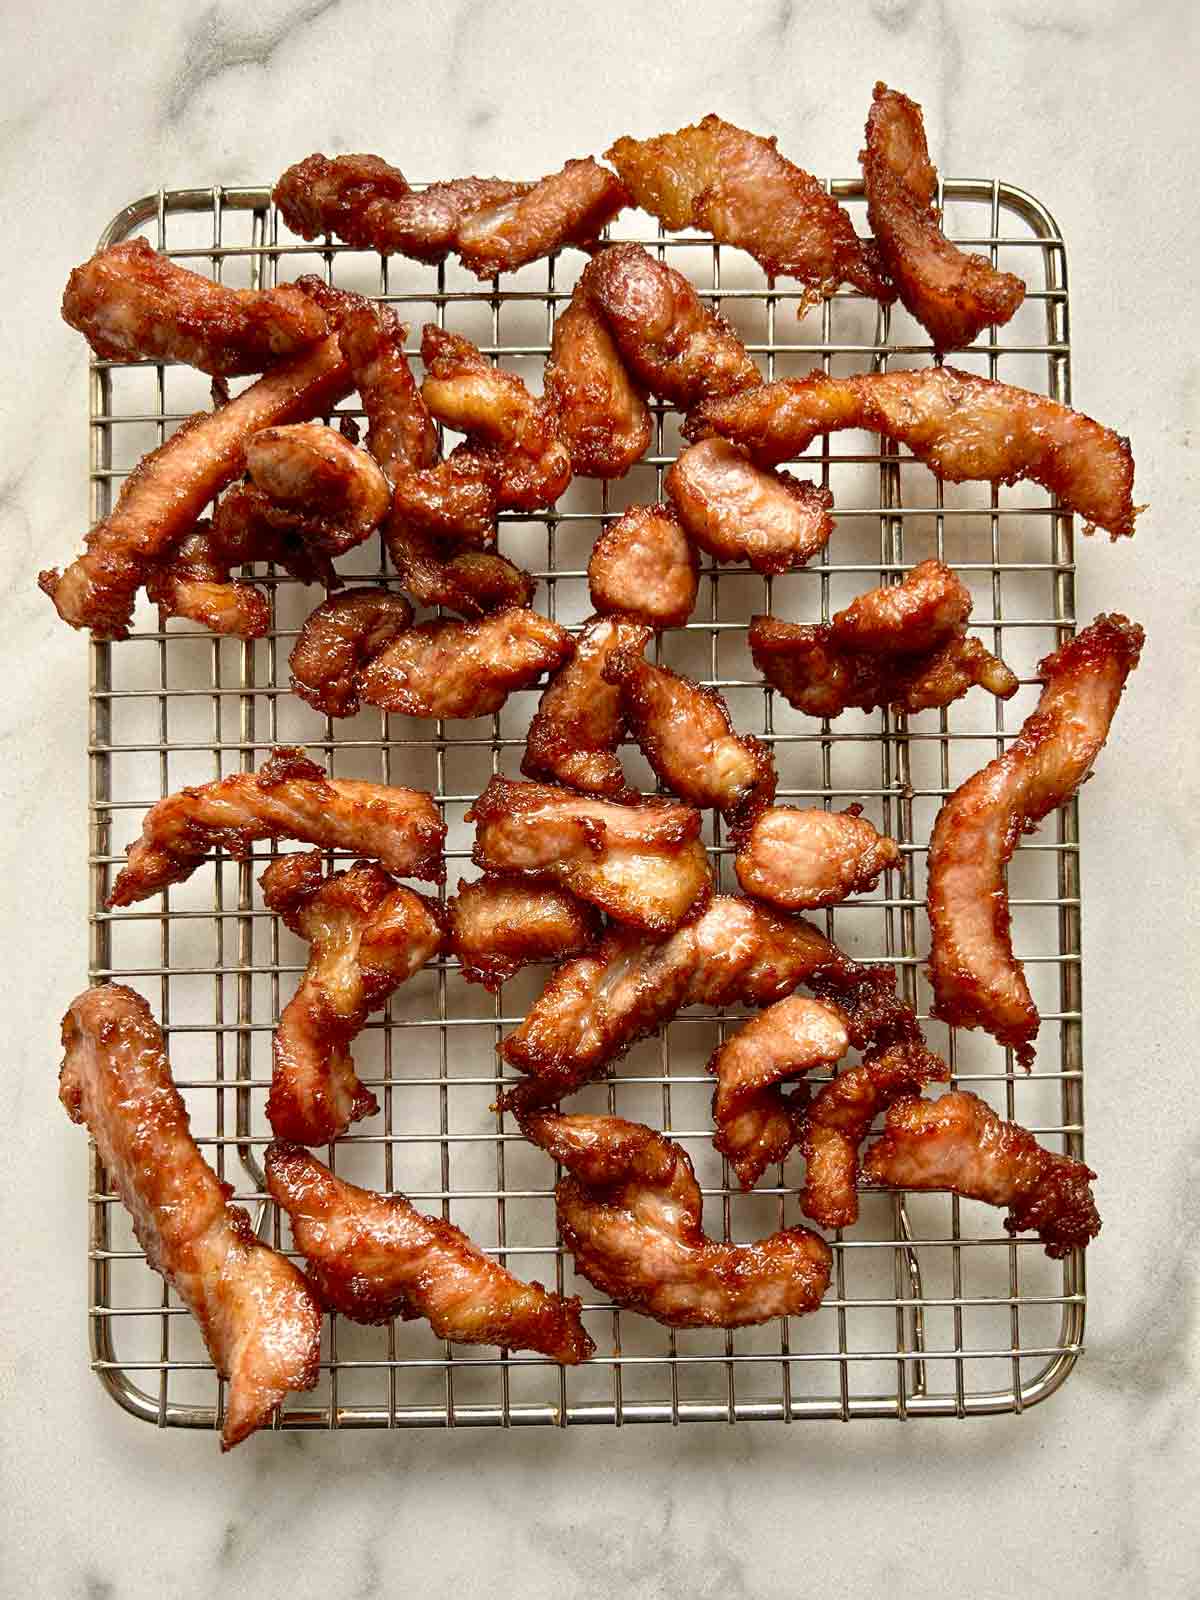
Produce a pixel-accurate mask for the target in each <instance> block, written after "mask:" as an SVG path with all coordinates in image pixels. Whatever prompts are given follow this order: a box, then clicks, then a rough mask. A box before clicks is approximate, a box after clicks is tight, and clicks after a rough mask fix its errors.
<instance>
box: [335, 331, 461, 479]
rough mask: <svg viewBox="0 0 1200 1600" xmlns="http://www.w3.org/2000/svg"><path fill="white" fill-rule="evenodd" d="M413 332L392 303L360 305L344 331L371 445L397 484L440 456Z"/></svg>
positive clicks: (343, 345)
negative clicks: (410, 342)
mask: <svg viewBox="0 0 1200 1600" xmlns="http://www.w3.org/2000/svg"><path fill="white" fill-rule="evenodd" d="M407 333H408V329H407V328H406V327H405V326H404V324H403V323H402V322H401V321H400V319H399V318H398V317H397V316H396V314H395V312H394V311H392V310H391V309H390V307H388V306H380V305H373V304H366V305H362V306H358V307H356V308H355V309H354V310H353V311H351V312H350V313H349V315H348V316H346V317H345V318H344V319H343V321H342V324H341V327H340V329H339V331H338V339H339V341H340V343H341V348H342V354H343V355H344V356H345V358H346V361H347V364H348V365H349V368H350V371H351V373H352V375H353V377H354V386H355V388H356V389H357V390H358V392H359V395H360V397H361V399H362V402H363V409H364V411H365V412H366V414H367V441H366V442H367V449H368V450H369V451H370V452H371V454H372V455H373V456H374V457H375V460H376V461H377V462H378V463H379V465H380V466H381V467H382V468H383V470H384V472H386V473H387V475H388V477H389V478H390V479H391V480H392V482H393V484H395V483H397V482H399V480H400V479H401V478H403V477H405V476H406V475H407V474H408V473H410V472H419V471H420V470H421V468H423V467H431V466H433V464H434V463H435V462H436V461H437V458H438V436H437V428H436V427H435V426H434V422H433V418H432V417H431V416H430V415H429V412H428V411H427V410H426V409H425V406H424V404H423V403H422V400H421V396H420V393H419V391H418V389H417V385H416V381H415V379H414V378H413V374H412V368H411V367H410V366H409V364H408V357H407V356H406V355H405V353H404V340H405V336H406V335H407Z"/></svg>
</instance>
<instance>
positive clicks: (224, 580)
mask: <svg viewBox="0 0 1200 1600" xmlns="http://www.w3.org/2000/svg"><path fill="white" fill-rule="evenodd" d="M232 574H233V563H231V562H230V561H229V560H228V559H227V558H226V557H225V556H224V555H223V554H222V552H221V551H220V549H219V548H218V547H217V545H216V544H215V542H214V540H213V538H212V527H211V524H209V523H207V522H198V523H197V524H196V527H195V528H194V530H193V531H192V532H191V533H189V534H188V536H187V538H186V539H185V540H184V541H183V543H182V544H180V545H178V546H177V547H176V548H175V550H173V551H172V553H171V556H170V558H169V560H167V561H164V562H162V563H161V564H160V565H159V566H156V567H155V568H154V570H153V571H152V572H151V574H150V576H149V577H148V578H147V580H146V593H147V595H148V596H149V597H150V599H151V600H152V601H153V603H154V604H155V605H156V606H157V607H158V625H159V628H160V629H161V628H165V627H166V624H167V619H168V618H169V617H186V618H187V619H188V620H189V621H191V622H198V623H200V624H201V626H202V627H205V628H207V629H208V630H209V632H210V633H221V634H229V635H232V636H233V637H234V638H238V639H261V638H262V636H263V634H264V633H266V632H267V631H268V629H269V628H270V626H271V603H270V601H269V600H268V599H267V596H266V594H265V593H264V592H263V590H261V589H258V588H256V587H255V586H254V584H252V583H239V582H235V581H234V579H233V576H232Z"/></svg>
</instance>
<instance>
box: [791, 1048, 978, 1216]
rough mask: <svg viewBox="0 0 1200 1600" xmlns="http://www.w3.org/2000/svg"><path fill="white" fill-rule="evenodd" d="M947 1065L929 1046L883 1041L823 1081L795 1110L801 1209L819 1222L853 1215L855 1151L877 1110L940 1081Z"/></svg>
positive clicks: (947, 1073)
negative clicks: (802, 1106) (801, 1172)
mask: <svg viewBox="0 0 1200 1600" xmlns="http://www.w3.org/2000/svg"><path fill="white" fill-rule="evenodd" d="M949 1076H950V1069H949V1067H948V1066H947V1065H946V1063H945V1062H944V1061H943V1060H942V1059H941V1057H940V1056H936V1055H934V1054H933V1052H932V1051H931V1050H925V1049H922V1048H921V1047H920V1046H916V1047H914V1046H913V1045H912V1044H888V1045H884V1046H883V1047H882V1048H880V1049H876V1050H870V1051H868V1052H867V1054H866V1055H865V1056H864V1057H863V1059H862V1061H861V1062H860V1063H859V1065H858V1066H856V1067H847V1068H845V1069H844V1070H843V1071H842V1072H839V1073H838V1075H837V1077H836V1078H834V1079H833V1080H832V1081H831V1082H829V1083H826V1084H823V1085H822V1086H821V1088H820V1090H819V1091H818V1093H817V1094H815V1095H814V1096H813V1098H812V1100H811V1101H810V1103H809V1106H808V1109H807V1111H803V1112H799V1113H798V1115H799V1120H800V1122H801V1125H802V1132H801V1137H800V1141H799V1142H800V1144H801V1146H802V1148H803V1152H804V1157H805V1160H806V1162H807V1169H806V1171H805V1176H804V1188H803V1189H802V1190H801V1191H800V1209H801V1211H803V1213H804V1215H805V1216H806V1217H808V1218H809V1219H810V1220H811V1221H813V1222H815V1223H816V1224H817V1225H818V1227H821V1228H849V1227H851V1226H852V1224H854V1223H855V1222H857V1221H858V1176H859V1174H858V1151H859V1147H860V1146H861V1144H862V1142H863V1140H864V1139H865V1138H866V1137H867V1134H868V1133H870V1131H871V1124H872V1123H873V1122H874V1121H875V1118H876V1117H877V1116H878V1115H879V1113H880V1112H881V1111H885V1110H886V1109H887V1107H888V1106H890V1105H892V1104H893V1102H894V1101H896V1100H897V1099H899V1097H900V1096H901V1095H910V1094H913V1093H914V1092H915V1091H916V1090H918V1089H920V1088H921V1087H922V1086H923V1085H924V1084H926V1083H934V1082H944V1081H945V1080H946V1079H947V1078H948V1077H949Z"/></svg>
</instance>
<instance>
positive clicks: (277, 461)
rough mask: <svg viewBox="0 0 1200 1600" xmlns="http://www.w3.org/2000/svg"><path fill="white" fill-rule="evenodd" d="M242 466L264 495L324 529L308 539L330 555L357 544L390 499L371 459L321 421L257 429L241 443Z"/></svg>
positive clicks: (378, 520) (385, 510)
mask: <svg viewBox="0 0 1200 1600" xmlns="http://www.w3.org/2000/svg"><path fill="white" fill-rule="evenodd" d="M246 470H247V472H248V473H249V474H250V479H251V482H252V483H254V485H255V486H256V487H257V488H259V489H261V490H262V492H263V493H264V494H265V495H266V496H267V497H268V499H270V500H272V501H273V502H274V503H275V504H276V505H278V506H282V507H283V508H284V510H286V511H290V512H292V513H294V514H296V515H297V516H300V517H302V518H303V519H304V521H305V523H310V522H311V523H315V524H317V525H318V527H319V528H321V529H324V530H325V532H324V533H323V534H320V533H318V534H317V535H316V536H315V537H314V538H313V539H312V542H314V543H316V544H318V545H319V547H321V548H323V549H325V550H326V551H328V553H329V554H330V555H341V554H342V553H343V552H344V551H346V550H352V549H353V548H354V546H355V545H359V544H361V543H362V542H363V540H364V539H365V538H366V537H367V536H368V534H370V533H372V532H374V530H375V529H376V528H377V527H378V526H379V524H380V523H381V522H382V521H383V519H384V517H385V516H386V515H387V513H388V509H389V507H390V506H391V502H392V492H391V486H390V485H389V483H388V481H387V479H386V478H385V477H384V475H383V473H382V472H381V470H380V468H379V466H378V465H377V463H376V462H375V459H374V458H373V457H372V456H371V455H370V454H369V453H368V452H367V451H366V450H362V449H360V448H359V447H358V445H355V444H351V443H350V441H349V440H348V439H347V438H345V437H344V435H342V434H340V433H339V432H338V431H337V429H336V428H328V427H326V426H325V425H324V424H323V423H320V422H296V423H292V424H291V425H290V426H288V427H278V428H263V429H261V430H260V431H259V432H258V433H256V434H254V435H253V437H252V438H251V439H250V440H249V442H248V443H247V445H246Z"/></svg>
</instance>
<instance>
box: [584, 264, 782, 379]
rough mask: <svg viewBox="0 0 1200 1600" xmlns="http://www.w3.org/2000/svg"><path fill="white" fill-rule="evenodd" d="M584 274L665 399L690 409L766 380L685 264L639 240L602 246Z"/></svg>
mask: <svg viewBox="0 0 1200 1600" xmlns="http://www.w3.org/2000/svg"><path fill="white" fill-rule="evenodd" d="M580 282H581V284H582V285H583V289H584V292H585V293H586V294H587V295H588V296H589V297H590V298H591V300H592V301H593V302H594V303H595V304H596V305H597V306H599V308H600V310H601V311H602V312H603V313H604V317H605V320H606V321H607V323H608V326H609V328H610V329H611V331H612V335H613V338H614V339H615V340H616V343H617V349H618V350H619V351H620V352H621V357H622V359H623V360H624V362H625V365H626V366H627V367H628V368H629V370H630V372H631V373H632V374H633V376H634V377H635V378H636V379H637V381H638V382H639V383H640V384H641V385H642V387H643V388H644V389H647V390H649V392H650V393H651V394H653V395H657V396H658V397H659V399H660V400H669V401H670V402H671V404H672V405H676V406H679V407H681V408H682V409H684V410H688V409H690V408H691V407H692V406H695V405H698V404H699V403H700V401H701V400H703V399H704V398H706V397H707V396H710V395H728V394H734V393H736V392H737V391H739V390H741V389H746V388H749V387H751V386H753V385H757V384H761V383H762V374H761V373H760V372H759V370H758V368H757V367H756V366H755V364H754V359H753V357H752V356H751V355H750V353H749V352H748V351H747V349H746V347H745V345H744V344H743V343H742V341H741V340H740V339H739V338H738V336H737V334H736V333H734V331H733V329H732V328H731V327H730V326H729V324H728V323H727V322H726V321H725V319H724V318H723V317H721V316H718V314H717V313H716V312H715V311H713V310H712V309H711V308H710V307H708V306H706V305H705V304H704V302H703V301H702V300H701V299H700V296H699V295H698V294H697V293H696V291H695V289H693V288H692V286H691V284H690V283H689V282H688V280H687V279H686V278H685V277H684V275H683V274H682V272H676V270H675V268H674V267H669V266H667V264H666V262H665V261H658V260H656V259H655V258H654V256H652V255H650V253H649V252H648V251H646V250H644V249H643V248H642V246H641V245H640V244H616V245H609V247H608V248H607V249H606V250H601V252H600V253H599V255H598V256H596V258H595V260H594V261H592V262H590V263H589V264H588V266H587V267H586V268H585V269H584V272H583V276H582V278H581V279H580Z"/></svg>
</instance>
